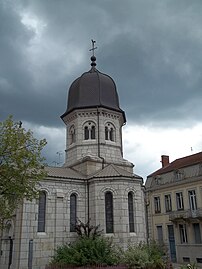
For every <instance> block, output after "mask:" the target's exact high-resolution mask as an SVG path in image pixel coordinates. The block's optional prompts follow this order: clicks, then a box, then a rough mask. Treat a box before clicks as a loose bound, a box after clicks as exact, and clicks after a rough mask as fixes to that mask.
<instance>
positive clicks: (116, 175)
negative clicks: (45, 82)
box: [0, 58, 146, 269]
mask: <svg viewBox="0 0 202 269" xmlns="http://www.w3.org/2000/svg"><path fill="white" fill-rule="evenodd" d="M93 59H94V58H93ZM93 68H94V67H93ZM95 73H96V74H95ZM87 74H88V81H87V82H88V83H87V82H86V80H85V77H82V83H84V86H85V85H86V83H87V84H88V86H89V85H90V86H89V87H92V88H93V89H98V90H99V94H102V96H104V94H103V93H102V91H105V87H106V88H107V92H106V93H105V95H106V97H107V98H108V96H109V97H110V98H111V101H110V102H111V103H110V105H111V108H110V105H108V107H106V106H105V103H107V104H108V103H109V102H108V99H106V100H104V101H102V103H101V104H100V106H97V104H95V105H93V103H91V104H90V106H89V107H75V108H74V106H72V103H73V101H75V100H72V101H71V100H69V104H70V105H71V111H68V110H67V113H65V114H63V116H62V119H63V121H64V123H65V124H66V133H67V141H66V150H65V151H66V160H65V164H64V165H63V167H46V170H47V173H48V176H47V178H45V179H44V180H43V181H41V182H40V184H39V185H40V186H39V190H40V193H41V194H43V195H42V198H43V199H44V200H43V199H42V198H39V200H33V201H32V202H28V201H24V203H23V204H22V206H21V207H20V208H19V209H18V210H17V212H16V216H15V217H14V218H13V220H11V225H10V229H8V230H7V231H4V236H3V239H4V240H3V246H2V255H1V264H0V267H1V269H7V268H10V269H27V268H28V269H44V268H45V265H46V264H47V263H48V262H49V261H50V258H51V256H53V254H54V250H55V249H56V247H57V246H59V245H62V244H64V243H69V242H71V241H73V240H75V239H76V233H75V232H74V231H73V230H72V228H71V227H72V219H74V218H77V219H79V220H81V221H83V222H85V223H86V222H87V221H89V220H90V221H91V223H92V224H93V225H100V229H103V233H104V235H105V236H108V237H111V238H112V239H113V241H114V243H116V244H118V245H119V246H121V247H123V248H127V246H128V245H129V244H131V243H139V242H140V241H145V240H146V229H145V211H144V192H143V187H142V183H143V179H142V178H141V177H140V176H138V175H135V174H134V173H133V166H134V165H133V164H132V163H130V162H128V161H127V160H125V159H123V154H122V126H123V124H125V118H124V117H125V116H124V112H123V111H122V110H121V109H120V108H119V105H118V95H117V93H116V88H115V83H114V82H113V81H112V80H111V78H110V77H109V76H107V75H104V74H101V73H99V72H98V71H96V69H95V68H94V69H92V70H91V71H90V72H88V73H87ZM100 74H101V75H100ZM91 75H92V76H94V77H96V76H98V77H99V76H100V77H99V79H98V80H97V81H98V83H100V81H101V82H103V83H102V85H104V88H102V87H100V85H98V86H99V87H98V86H97V85H94V83H95V79H93V80H92V85H91ZM102 80H103V81H102ZM96 83H97V82H96ZM107 83H108V84H107ZM75 90H77V89H75ZM110 90H111V93H109V91H110ZM110 94H111V95H110ZM77 97H78V96H76V98H77ZM84 97H85V96H84ZM69 98H70V97H69ZM74 98H75V94H74ZM86 98H87V100H86V102H88V104H89V96H87V97H86ZM114 100H115V101H114ZM84 101H85V100H84ZM84 101H83V99H82V102H84ZM107 194H109V195H110V197H112V200H110V203H109V204H107V203H108V202H107V196H106V195H107ZM129 194H130V209H129ZM71 199H72V200H71ZM71 203H72V204H71ZM73 205H74V206H73ZM109 207H110V208H109ZM129 210H130V213H131V214H130V217H129ZM131 216H132V218H131ZM109 225H111V226H110V229H111V232H109ZM107 227H108V228H107ZM131 227H132V228H131ZM107 229H108V230H107Z"/></svg>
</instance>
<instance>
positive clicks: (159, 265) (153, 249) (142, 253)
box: [124, 241, 167, 269]
mask: <svg viewBox="0 0 202 269" xmlns="http://www.w3.org/2000/svg"><path fill="white" fill-rule="evenodd" d="M124 262H125V264H126V265H128V266H129V268H144V269H147V268H149V269H164V268H166V263H167V258H166V255H165V250H164V248H163V247H162V246H161V245H159V244H157V243H156V242H155V241H152V242H150V243H149V244H146V243H140V244H139V245H134V246H130V247H129V248H128V249H127V250H126V252H125V254H124Z"/></svg>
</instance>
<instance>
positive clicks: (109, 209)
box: [105, 191, 114, 233]
mask: <svg viewBox="0 0 202 269" xmlns="http://www.w3.org/2000/svg"><path fill="white" fill-rule="evenodd" d="M105 220H106V233H113V232H114V217H113V194H112V192H110V191H108V192H106V193H105Z"/></svg>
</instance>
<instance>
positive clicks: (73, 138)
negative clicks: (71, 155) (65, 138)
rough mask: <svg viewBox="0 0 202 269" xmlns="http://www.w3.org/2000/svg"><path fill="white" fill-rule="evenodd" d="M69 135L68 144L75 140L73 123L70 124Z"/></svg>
mask: <svg viewBox="0 0 202 269" xmlns="http://www.w3.org/2000/svg"><path fill="white" fill-rule="evenodd" d="M69 136H70V144H73V143H75V142H76V131H75V127H74V125H72V126H71V127H70V129H69Z"/></svg>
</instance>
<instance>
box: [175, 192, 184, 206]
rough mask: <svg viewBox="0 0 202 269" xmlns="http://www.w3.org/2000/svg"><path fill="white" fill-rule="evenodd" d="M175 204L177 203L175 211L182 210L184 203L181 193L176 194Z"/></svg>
mask: <svg viewBox="0 0 202 269" xmlns="http://www.w3.org/2000/svg"><path fill="white" fill-rule="evenodd" d="M176 202H177V210H183V209H184V202H183V195H182V192H178V193H176Z"/></svg>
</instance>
